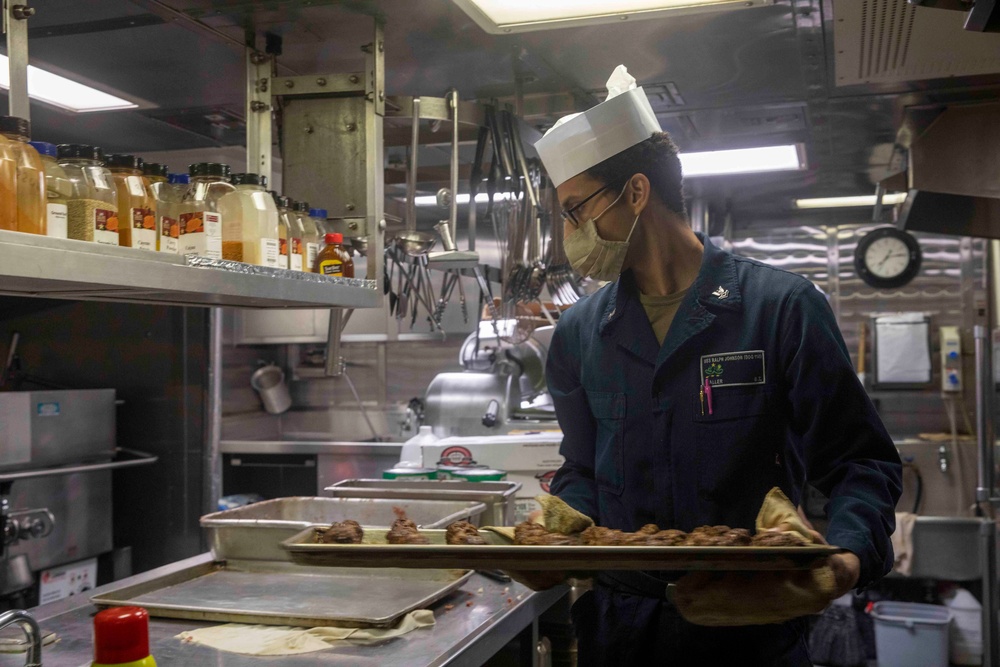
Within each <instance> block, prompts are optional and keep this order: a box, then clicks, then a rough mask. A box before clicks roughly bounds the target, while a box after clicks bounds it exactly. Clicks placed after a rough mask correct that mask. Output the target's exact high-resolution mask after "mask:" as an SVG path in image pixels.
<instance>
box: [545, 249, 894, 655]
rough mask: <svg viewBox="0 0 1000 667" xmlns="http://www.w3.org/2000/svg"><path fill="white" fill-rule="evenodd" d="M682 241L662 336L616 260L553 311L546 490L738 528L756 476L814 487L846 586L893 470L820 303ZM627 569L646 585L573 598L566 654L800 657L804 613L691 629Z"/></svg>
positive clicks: (881, 515)
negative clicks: (823, 502)
mask: <svg viewBox="0 0 1000 667" xmlns="http://www.w3.org/2000/svg"><path fill="white" fill-rule="evenodd" d="M699 239H700V240H701V241H702V243H704V246H705V251H704V255H703V259H702V265H701V269H700V272H699V274H698V277H697V278H696V280H695V282H694V284H693V285H692V287H691V289H690V290H689V291H688V294H687V296H686V297H685V298H684V301H683V303H682V304H681V306H680V309H679V310H678V313H677V316H676V318H675V319H674V321H673V323H672V325H671V327H670V330H669V332H668V333H667V337H666V339H665V340H664V342H663V345H662V346H661V345H659V344H658V343H657V340H656V336H655V334H654V333H653V330H652V327H651V326H650V324H649V320H648V318H647V315H646V313H645V311H644V309H643V307H642V304H641V303H640V302H639V298H638V291H637V289H636V286H635V282H634V279H633V278H632V274H631V273H630V272H628V271H626V272H625V273H624V274H623V275H622V276H621V278H620V279H619V280H618V282H616V283H613V284H611V285H608V286H606V287H604V288H603V289H601V290H600V291H599V292H597V293H596V294H594V295H592V296H590V297H588V298H586V299H583V300H581V301H580V302H579V303H577V304H576V305H574V306H573V307H572V308H571V309H569V310H568V311H566V312H565V313H563V315H562V318H561V319H560V321H559V325H558V326H557V327H556V330H555V335H554V336H553V339H552V344H551V347H550V350H549V354H548V362H547V367H546V376H547V381H548V388H549V391H550V392H551V394H552V397H553V400H554V403H555V409H556V416H557V417H558V419H559V425H560V427H561V429H562V431H563V434H564V438H563V442H562V447H561V450H560V451H561V453H562V455H563V456H564V457H565V459H566V460H565V463H564V464H563V466H562V467H561V468H560V469H559V471H558V472H557V473H556V475H555V478H554V480H553V483H552V487H551V488H552V493H553V494H555V495H557V496H559V497H560V498H562V499H563V500H564V501H566V502H567V503H568V504H569V505H571V506H572V507H574V508H576V509H577V510H579V511H581V512H583V513H584V514H586V515H588V516H590V517H591V518H592V519H594V521H595V522H596V523H597V525H600V526H607V527H609V528H618V529H621V530H626V531H634V530H637V529H639V528H640V527H641V526H642V525H643V524H646V523H655V524H657V525H658V526H660V527H661V528H676V529H680V530H684V531H690V530H692V529H694V528H696V527H697V526H701V525H718V524H725V525H729V526H732V527H740V528H750V529H753V526H754V520H755V518H756V515H757V511H758V510H759V508H760V506H761V503H762V502H763V499H764V496H765V494H766V493H767V492H768V491H769V490H770V489H771V488H772V487H774V486H779V487H781V489H782V490H783V491H784V492H785V494H786V495H787V496H788V497H789V498H790V499H791V500H792V502H793V503H796V504H798V503H799V502H800V499H801V497H802V494H803V486H804V484H805V482H806V481H808V482H809V483H811V484H812V485H813V486H815V487H816V488H817V489H819V490H820V491H821V492H823V493H824V494H825V495H826V496H827V497H828V498H829V503H828V504H827V507H826V512H827V516H828V517H829V520H830V523H829V528H828V531H827V534H826V537H827V539H828V541H829V542H830V544H834V545H837V546H840V547H844V548H846V549H849V550H850V551H852V552H853V553H855V554H856V555H857V556H858V557H859V559H860V561H861V577H860V580H859V582H858V585H859V586H865V585H867V584H869V583H871V582H873V581H875V580H877V579H879V578H880V577H882V576H883V575H884V574H885V573H886V572H888V571H889V570H890V569H891V567H892V563H893V553H892V545H891V542H890V535H891V534H892V531H893V529H894V526H895V514H894V511H895V505H896V501H897V500H898V499H899V495H900V491H901V487H900V483H901V482H900V476H901V472H902V468H901V466H900V461H899V456H898V454H897V452H896V449H895V447H894V445H893V443H892V440H891V438H890V437H889V435H888V433H887V432H886V430H885V427H884V426H883V425H882V422H881V420H880V419H879V417H878V415H877V413H876V412H875V408H874V406H873V405H872V403H871V401H870V400H869V398H868V396H867V394H866V393H865V390H864V388H863V387H862V385H861V383H860V382H859V381H858V378H857V376H856V375H855V373H854V370H853V367H852V365H851V359H850V356H849V355H848V352H847V348H846V346H845V344H844V341H843V338H842V336H841V334H840V330H839V328H838V327H837V323H836V320H835V319H834V316H833V312H832V311H831V309H830V307H829V305H828V304H827V302H826V299H825V297H824V296H823V295H822V294H821V293H820V292H819V291H818V290H817V289H815V287H814V286H813V284H812V283H811V282H809V281H808V280H806V279H805V278H802V277H801V276H798V275H795V274H792V273H789V272H787V271H783V270H780V269H777V268H774V267H771V266H768V265H766V264H761V263H760V262H756V261H753V260H750V259H747V258H743V257H738V256H734V255H732V254H730V253H728V252H725V251H723V250H721V249H719V248H717V247H716V246H714V245H713V244H712V243H711V241H709V240H708V239H706V238H704V237H703V236H702V235H699ZM706 376H707V377H708V378H709V380H710V382H718V384H715V385H713V388H712V399H713V400H712V406H711V407H712V409H711V414H710V413H709V410H708V406H707V405H704V404H703V402H702V399H701V396H700V394H701V392H700V389H701V388H702V387H703V386H704V381H705V377H706ZM650 574H656V573H650ZM660 574H661V575H662V573H660ZM639 576H640V577H644V578H645V579H646V580H648V581H651V582H657V583H656V584H654V585H653V586H651V587H650V586H644V585H638V584H636V583H635V581H634V579H633V578H626V579H621V578H618V579H615V578H607V577H601V578H599V579H598V580H597V582H596V584H595V588H594V590H593V592H591V593H587V594H586V595H584V596H583V597H582V598H581V599H580V600H579V601H578V602H577V604H576V605H574V608H573V612H572V615H573V618H574V624H575V625H576V630H577V636H578V642H579V656H580V664H581V665H632V664H662V665H711V664H717V662H718V664H733V665H755V664H759V665H767V666H769V667H770V666H771V665H808V664H810V662H809V658H808V653H807V650H806V646H805V638H804V634H805V632H804V631H805V621H804V619H797V620H795V621H791V622H789V623H786V624H784V625H767V626H750V627H742V628H707V627H699V626H694V625H691V624H689V623H687V622H686V621H684V620H683V619H682V618H680V616H679V615H678V613H677V611H676V609H675V608H674V607H673V606H672V605H670V603H669V602H666V601H665V600H664V599H663V597H662V595H660V591H661V590H663V588H664V587H665V586H663V585H662V584H659V582H658V580H657V579H653V578H651V577H648V576H647V575H644V574H640V575H639ZM662 579H663V577H662V576H660V577H659V580H660V581H662ZM640 583H641V582H640ZM650 656H656V658H655V659H653V661H652V662H651V657H650ZM723 660H729V661H731V662H728V663H722V662H721V661H723Z"/></svg>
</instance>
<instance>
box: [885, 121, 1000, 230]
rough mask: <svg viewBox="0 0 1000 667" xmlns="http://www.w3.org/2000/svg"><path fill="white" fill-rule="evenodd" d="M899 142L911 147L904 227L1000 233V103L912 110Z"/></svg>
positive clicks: (901, 217)
mask: <svg viewBox="0 0 1000 667" xmlns="http://www.w3.org/2000/svg"><path fill="white" fill-rule="evenodd" d="M897 142H899V144H900V145H901V146H903V147H904V148H908V149H909V170H908V173H907V182H908V193H907V196H906V201H905V202H904V203H903V206H902V209H901V211H900V215H899V218H898V222H897V224H898V226H899V228H900V229H907V230H915V231H923V232H937V233H940V234H952V235H958V236H978V237H986V238H998V239H1000V103H989V104H969V105H951V106H946V107H940V108H936V109H927V108H920V109H912V110H908V113H907V122H906V123H905V124H904V126H903V127H902V128H901V129H900V130H899V133H898V135H897ZM885 182H887V183H888V182H889V181H885Z"/></svg>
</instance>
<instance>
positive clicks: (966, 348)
mask: <svg viewBox="0 0 1000 667" xmlns="http://www.w3.org/2000/svg"><path fill="white" fill-rule="evenodd" d="M879 226H884V225H872V224H870V223H849V222H839V223H837V224H823V225H803V224H791V225H790V224H787V223H785V224H781V225H773V226H768V225H763V224H755V225H753V226H751V227H748V228H742V229H736V230H734V232H733V233H732V235H731V241H732V246H733V251H734V252H736V253H738V254H740V255H744V256H746V257H751V258H753V259H757V260H760V261H762V262H766V263H768V264H772V265H774V266H779V267H781V268H783V269H786V270H788V271H792V272H794V273H798V274H800V275H803V276H805V277H807V278H809V279H810V280H812V281H813V282H815V283H816V284H817V285H818V286H819V287H820V288H822V289H823V290H824V291H825V292H826V293H827V295H828V296H829V299H830V305H831V307H832V308H833V311H834V313H835V315H836V316H837V321H838V322H839V323H840V328H841V332H842V333H843V335H844V341H845V342H846V344H847V348H848V350H849V351H850V353H851V357H852V359H853V360H854V362H855V366H857V362H858V353H859V348H858V343H859V332H860V327H861V325H862V323H868V320H869V319H870V317H871V315H872V314H873V313H886V312H903V311H907V312H912V311H916V312H923V313H927V314H928V315H930V317H931V347H932V368H933V383H932V386H931V387H929V388H927V389H923V390H909V391H879V390H871V392H870V393H871V395H872V398H873V399H874V400H875V401H876V404H877V405H878V408H879V413H880V414H881V415H882V418H883V421H884V422H885V424H886V427H887V428H888V429H889V431H890V433H892V434H893V435H894V436H897V437H901V436H905V435H914V434H918V433H925V432H939V431H947V430H948V429H949V425H948V420H947V416H946V412H945V409H944V403H943V402H942V400H941V394H940V362H939V359H938V356H937V355H938V350H939V335H938V327H940V326H946V325H953V326H958V327H960V328H961V329H962V332H963V352H964V358H963V361H964V368H963V370H964V376H965V389H966V390H965V392H964V393H963V400H962V402H963V403H964V410H965V412H966V416H968V418H969V420H970V421H971V420H972V419H973V410H974V407H975V406H974V387H973V382H972V380H973V378H974V377H975V375H974V374H975V367H974V365H973V363H972V356H971V354H972V349H973V348H972V327H973V325H975V324H985V323H986V317H985V308H986V292H985V286H984V276H985V261H986V256H985V249H986V246H985V242H984V241H982V240H973V239H969V238H962V237H952V236H941V235H936V234H915V236H916V237H917V239H918V240H919V242H920V245H921V250H922V253H923V262H922V264H921V269H920V273H919V274H918V275H917V276H916V278H914V279H913V281H911V282H910V283H909V284H908V285H905V286H903V287H901V288H899V289H894V290H879V289H875V288H872V287H870V286H868V285H867V284H865V283H864V282H863V281H862V280H861V279H860V278H859V277H858V275H857V274H856V272H855V270H854V250H855V248H856V247H857V245H858V242H859V240H860V239H861V238H862V237H863V236H864V235H865V234H867V233H868V232H870V231H871V230H872V229H875V228H876V227H879ZM871 343H872V336H871V331H870V327H869V331H868V338H867V344H866V346H865V347H866V353H865V354H866V369H867V370H868V374H869V375H871V370H872V368H873V366H872V358H871ZM963 423H964V420H963V419H962V418H961V417H959V424H960V428H961V425H962V424H963ZM962 430H964V428H962Z"/></svg>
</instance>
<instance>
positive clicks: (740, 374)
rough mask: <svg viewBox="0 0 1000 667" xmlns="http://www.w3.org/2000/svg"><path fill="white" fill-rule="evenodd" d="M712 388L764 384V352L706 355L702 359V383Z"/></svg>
mask: <svg viewBox="0 0 1000 667" xmlns="http://www.w3.org/2000/svg"><path fill="white" fill-rule="evenodd" d="M706 380H707V381H708V384H710V385H711V386H712V387H745V386H748V385H755V384H764V383H765V381H766V380H767V376H766V374H765V372H764V350H744V351H742V352H723V353H721V354H706V355H704V356H702V358H701V383H702V384H705V381H706Z"/></svg>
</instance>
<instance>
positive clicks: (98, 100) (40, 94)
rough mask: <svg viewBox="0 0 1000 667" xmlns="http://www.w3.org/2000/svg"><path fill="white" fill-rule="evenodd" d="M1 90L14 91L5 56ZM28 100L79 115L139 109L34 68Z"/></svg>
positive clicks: (1, 65)
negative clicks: (11, 88) (11, 86)
mask: <svg viewBox="0 0 1000 667" xmlns="http://www.w3.org/2000/svg"><path fill="white" fill-rule="evenodd" d="M0 88H3V89H4V90H9V89H10V70H9V68H8V64H7V56H4V55H0ZM28 97H30V98H31V99H33V100H38V101H39V102H45V103H47V104H51V105H52V106H56V107H59V108H60V109H65V110H67V111H74V112H77V113H85V112H90V111H113V110H116V109H135V108H137V107H138V106H139V105H138V104H135V103H134V102H130V101H129V100H125V99H122V98H120V97H116V96H114V95H111V94H109V93H106V92H104V91H103V90H98V89H97V88H92V87H90V86H86V85H84V84H82V83H78V82H76V81H73V80H71V79H67V78H66V77H64V76H59V75H58V74H53V73H52V72H47V71H45V70H43V69H39V68H38V67H35V66H34V65H28Z"/></svg>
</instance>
